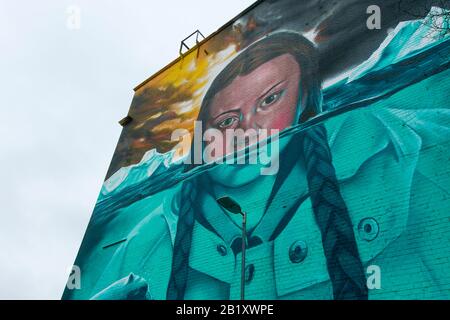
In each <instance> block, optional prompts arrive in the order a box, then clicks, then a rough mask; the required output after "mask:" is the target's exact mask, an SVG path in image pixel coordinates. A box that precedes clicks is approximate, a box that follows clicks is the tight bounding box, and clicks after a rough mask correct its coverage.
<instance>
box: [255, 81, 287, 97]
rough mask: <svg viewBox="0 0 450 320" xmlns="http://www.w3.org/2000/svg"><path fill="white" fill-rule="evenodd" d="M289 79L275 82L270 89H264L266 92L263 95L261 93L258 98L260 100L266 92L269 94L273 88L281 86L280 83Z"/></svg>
mask: <svg viewBox="0 0 450 320" xmlns="http://www.w3.org/2000/svg"><path fill="white" fill-rule="evenodd" d="M286 80H287V79H284V80H281V81H280V82H278V83H276V84H274V85H273V86H271V87H270V88H269V89H268V90H266V91H264V93H263V94H262V95H260V96H259V97H258V99H257V100H260V99H261V98H263V97H264V96H265V95H266V94H268V93H269V92H270V91H271V90H272V89H273V88H275V87H277V86H279V85H280V84H282V83H283V82H286Z"/></svg>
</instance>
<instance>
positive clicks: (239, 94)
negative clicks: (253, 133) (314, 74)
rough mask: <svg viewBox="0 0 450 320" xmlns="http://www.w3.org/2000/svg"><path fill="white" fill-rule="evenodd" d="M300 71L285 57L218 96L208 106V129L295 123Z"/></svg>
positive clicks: (240, 79) (240, 78)
mask: <svg viewBox="0 0 450 320" xmlns="http://www.w3.org/2000/svg"><path fill="white" fill-rule="evenodd" d="M299 81H300V67H299V65H298V63H297V61H296V60H295V59H294V57H293V56H292V55H290V54H284V55H281V56H279V57H276V58H274V59H272V60H269V61H268V62H266V63H264V64H262V65H261V66H259V67H258V68H256V69H255V70H253V71H252V72H250V73H249V74H247V75H244V76H238V77H237V78H235V79H234V80H233V82H232V83H231V84H230V85H229V86H228V87H226V88H224V89H223V90H221V91H220V92H218V93H217V94H216V95H215V96H214V99H213V100H212V103H211V105H210V106H209V119H208V121H207V127H208V128H216V129H219V130H226V129H237V128H240V129H244V130H246V129H278V130H280V131H281V130H283V129H285V128H287V127H289V126H291V125H292V124H294V122H295V121H296V119H297V118H296V115H297V102H298V94H299Z"/></svg>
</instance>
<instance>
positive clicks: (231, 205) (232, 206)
mask: <svg viewBox="0 0 450 320" xmlns="http://www.w3.org/2000/svg"><path fill="white" fill-rule="evenodd" d="M216 201H217V203H218V204H219V205H220V206H221V207H222V208H224V209H226V210H228V211H230V212H231V213H234V214H240V215H241V216H242V261H241V300H244V299H245V249H246V243H247V230H246V229H247V227H246V223H247V214H246V213H245V212H244V211H242V209H241V206H240V205H239V204H238V203H237V202H236V201H234V200H233V199H232V198H230V197H227V196H225V197H222V198H219V199H217V200H216Z"/></svg>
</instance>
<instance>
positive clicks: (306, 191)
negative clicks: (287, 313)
mask: <svg viewBox="0 0 450 320" xmlns="http://www.w3.org/2000/svg"><path fill="white" fill-rule="evenodd" d="M438 77H439V75H438ZM441 77H442V78H441V79H446V78H445V75H442V76H441ZM377 79H378V78H377ZM433 81H434V80H433ZM440 81H443V82H444V80H440ZM418 85H421V84H418ZM424 88H425V86H423V87H419V89H417V88H408V89H405V93H402V96H400V98H398V97H395V96H393V97H392V99H391V98H388V99H389V100H383V101H380V104H377V103H373V104H369V105H365V106H364V107H355V108H353V109H352V110H347V111H346V112H342V113H339V114H338V115H333V116H332V117H329V118H326V119H325V120H324V119H323V118H320V119H319V120H320V121H317V120H318V118H317V117H316V115H319V113H321V112H322V90H321V80H320V77H319V72H318V54H317V50H316V48H315V46H314V45H313V44H312V43H311V42H310V41H308V40H307V39H306V38H305V37H303V36H301V35H300V34H297V33H293V32H287V31H280V32H277V33H273V34H269V35H267V36H265V37H263V38H261V39H260V40H258V41H256V42H254V43H253V44H251V45H249V46H248V47H246V48H244V49H242V50H241V51H240V52H239V53H238V54H237V55H236V56H235V57H234V58H233V59H232V60H231V61H230V62H229V63H228V64H227V65H226V66H225V67H224V69H223V70H222V71H221V72H220V73H219V74H218V75H217V76H216V77H215V79H214V80H213V81H212V83H211V85H210V87H209V88H208V89H207V91H206V94H205V96H204V99H203V101H202V105H201V109H200V112H199V115H198V120H199V121H201V122H202V125H203V127H204V129H209V128H214V129H217V130H221V131H223V130H227V129H243V130H246V129H252V128H253V129H279V130H283V129H287V130H289V127H292V126H296V125H299V126H300V127H301V130H299V128H295V130H290V131H289V132H288V133H289V134H285V135H284V136H283V137H282V138H280V139H279V144H280V153H279V170H278V172H277V173H276V174H274V175H261V170H260V169H261V167H262V166H263V164H244V165H239V164H233V165H229V164H217V165H214V166H208V167H207V170H203V171H202V170H200V171H201V172H200V173H198V172H196V173H195V174H193V175H192V176H190V178H189V179H186V180H184V182H183V183H181V184H178V185H177V186H176V187H175V188H171V189H167V190H164V191H162V192H160V193H157V194H154V195H152V196H150V198H149V200H150V201H149V202H145V201H143V202H141V203H140V202H136V203H133V204H132V205H130V206H129V207H127V208H124V209H123V210H125V211H126V212H125V213H124V212H121V213H122V214H121V215H120V216H122V217H124V218H123V219H126V218H127V217H129V216H130V215H136V213H138V214H139V217H144V218H142V219H139V220H137V221H138V223H137V224H136V225H134V224H133V228H132V230H131V232H129V233H127V234H125V235H123V234H120V235H116V234H113V232H112V231H111V232H109V233H108V235H109V239H103V241H102V242H104V243H113V244H114V243H119V244H118V245H117V246H116V247H114V246H112V247H111V246H109V247H108V249H106V250H104V247H100V248H98V249H95V250H96V251H95V252H94V253H92V256H93V257H95V258H92V259H88V262H89V263H90V265H87V266H85V268H84V269H83V270H85V272H84V273H83V275H84V278H83V279H84V280H83V281H84V282H83V283H84V284H83V286H84V290H82V291H81V292H80V293H81V294H82V295H80V296H81V297H83V298H84V297H88V298H94V299H180V300H182V299H225V300H226V299H239V298H240V279H241V270H240V266H241V252H240V248H241V241H242V239H241V217H240V216H238V215H232V214H230V213H228V212H226V211H225V210H224V209H222V208H221V207H220V206H219V205H218V204H217V202H216V199H217V198H219V197H222V196H224V195H228V196H231V197H233V198H234V199H235V200H236V201H238V202H239V204H240V205H241V206H242V208H243V209H244V210H245V211H246V212H247V214H248V221H247V231H248V246H247V248H248V249H247V251H246V265H247V269H246V274H245V280H246V283H245V286H246V292H245V295H246V298H247V299H392V298H399V296H398V294H399V292H405V295H406V294H407V295H408V296H405V297H408V298H411V297H412V298H414V299H436V298H439V299H442V298H443V297H445V298H447V299H448V298H449V294H448V292H450V291H449V290H448V287H449V284H450V279H449V273H448V268H449V265H448V263H441V262H440V261H447V260H448V259H447V260H446V257H447V256H448V250H447V248H448V246H447V244H446V243H445V241H443V240H442V239H434V240H433V241H430V240H429V238H430V237H439V234H440V233H435V232H434V230H435V228H436V226H437V224H436V222H435V221H437V220H436V219H443V220H445V221H448V194H449V192H450V191H449V190H448V185H449V183H448V181H449V180H448V174H445V172H444V173H443V172H442V169H441V165H440V163H444V162H445V161H446V159H447V158H448V146H449V144H448V138H446V137H448V136H449V132H450V129H449V123H450V122H449V120H448V119H450V113H449V110H448V108H447V107H446V108H442V106H441V105H447V102H446V101H447V97H446V96H445V90H443V91H442V90H441V89H440V88H439V86H436V89H435V90H434V91H433V95H430V97H433V99H431V100H432V101H431V100H429V99H428V98H427V97H428V91H427V94H424V95H423V96H417V92H416V91H419V92H420V90H425V89H424ZM426 88H427V89H426V90H429V89H428V87H426ZM440 90H441V91H440ZM410 97H413V98H412V99H411V98H410ZM417 97H422V98H423V99H422V98H419V99H417ZM434 99H440V100H436V101H442V103H437V102H435V101H434ZM322 115H323V114H322ZM286 132H287V131H285V133H286ZM228 143H230V141H226V143H225V145H227V144H228ZM436 146H439V148H437V147H436ZM219 151H220V150H219ZM222 151H223V152H224V150H222ZM223 152H222V153H223ZM222 155H223V154H222ZM218 156H221V155H220V154H219V155H218ZM196 169H197V168H194V169H193V168H192V165H185V167H184V170H185V172H188V171H189V170H196ZM199 169H202V168H199ZM203 169H205V167H203ZM188 175H189V174H188ZM430 199H431V200H430ZM149 203H151V205H152V206H151V207H149ZM127 214H128V215H127ZM120 216H119V217H120ZM120 221H122V222H123V221H124V220H120V219H118V220H117V222H116V221H114V223H115V224H120ZM449 226H450V225H449V224H448V223H447V224H439V227H440V228H443V229H442V230H443V234H449V233H450V231H449V230H450V229H449V228H450V227H449ZM114 230H116V229H114ZM119 230H122V229H121V228H119ZM108 235H107V236H108ZM118 237H120V238H118ZM122 239H124V240H122ZM118 240H122V241H119V242H118ZM108 250H109V251H108ZM403 252H405V254H401V255H399V254H400V253H403ZM91 261H92V262H91ZM437 262H439V263H437ZM99 265H100V266H102V265H103V266H104V267H101V268H99V267H98V266H99ZM405 265H408V266H413V267H411V269H409V271H410V272H411V273H413V276H414V281H411V274H410V273H405ZM368 270H369V271H370V272H372V273H371V274H369V273H368ZM374 270H378V271H379V272H382V279H383V280H382V285H379V283H378V287H377V286H376V285H373V283H372V287H371V288H369V287H368V284H369V282H370V281H371V279H372V280H373V279H374V278H373V272H375V271H374ZM371 275H372V277H371ZM366 277H367V279H366ZM374 287H375V289H374ZM369 289H374V290H369Z"/></svg>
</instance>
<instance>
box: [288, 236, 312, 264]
mask: <svg viewBox="0 0 450 320" xmlns="http://www.w3.org/2000/svg"><path fill="white" fill-rule="evenodd" d="M307 255H308V246H307V245H306V242H304V241H295V242H294V243H293V244H292V245H291V247H290V248H289V259H291V262H293V263H300V262H302V261H303V260H305V258H306V256H307Z"/></svg>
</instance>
